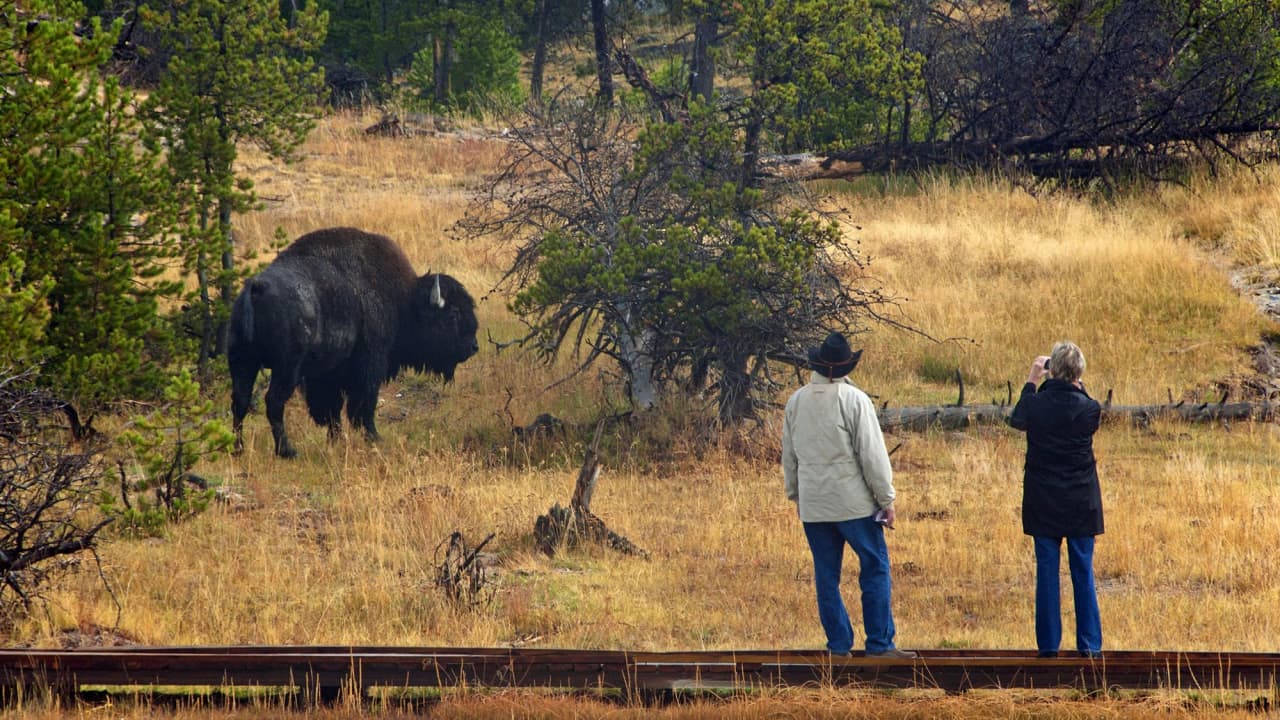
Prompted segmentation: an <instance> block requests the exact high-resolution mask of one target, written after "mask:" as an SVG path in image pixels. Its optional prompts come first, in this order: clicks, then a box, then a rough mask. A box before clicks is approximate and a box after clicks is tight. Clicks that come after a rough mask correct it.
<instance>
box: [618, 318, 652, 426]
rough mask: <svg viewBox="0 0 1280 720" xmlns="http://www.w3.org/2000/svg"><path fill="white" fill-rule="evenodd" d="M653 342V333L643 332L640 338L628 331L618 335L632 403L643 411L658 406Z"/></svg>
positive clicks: (620, 353) (619, 352)
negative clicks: (654, 376)
mask: <svg viewBox="0 0 1280 720" xmlns="http://www.w3.org/2000/svg"><path fill="white" fill-rule="evenodd" d="M653 340H654V337H653V333H652V331H645V332H641V333H640V336H639V337H635V336H633V335H631V334H630V333H629V332H626V331H623V332H621V333H619V335H618V354H619V356H620V358H619V359H620V360H621V362H622V368H623V370H624V371H625V372H626V373H627V379H628V381H629V382H630V384H631V403H632V404H633V405H634V406H635V407H637V408H639V409H641V410H648V409H650V408H652V407H654V406H656V405H657V404H658V388H657V386H655V385H654V382H653V353H652V347H653Z"/></svg>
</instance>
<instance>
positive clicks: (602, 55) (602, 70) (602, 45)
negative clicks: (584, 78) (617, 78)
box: [591, 0, 613, 106]
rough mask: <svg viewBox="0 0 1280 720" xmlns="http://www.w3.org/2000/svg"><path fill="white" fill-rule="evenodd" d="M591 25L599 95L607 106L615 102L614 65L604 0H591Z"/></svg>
mask: <svg viewBox="0 0 1280 720" xmlns="http://www.w3.org/2000/svg"><path fill="white" fill-rule="evenodd" d="M591 27H592V31H593V33H594V35H595V46H596V77H597V78H599V81H600V89H599V90H598V91H597V93H596V94H597V97H599V98H600V102H601V103H603V104H604V105H606V106H609V105H612V104H613V65H612V63H610V62H609V29H608V27H606V25H605V12H604V0H591Z"/></svg>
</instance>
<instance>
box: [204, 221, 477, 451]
mask: <svg viewBox="0 0 1280 720" xmlns="http://www.w3.org/2000/svg"><path fill="white" fill-rule="evenodd" d="M437 283H438V284H437ZM437 288H438V295H439V302H441V303H443V306H442V307H441V306H439V305H437V303H436V302H434V298H433V291H437ZM477 327H478V325H477V322H476V314H475V301H474V300H472V298H471V296H470V295H469V294H468V293H467V291H466V289H465V288H464V287H463V286H462V284H461V283H459V282H458V281H457V280H455V279H454V278H452V277H450V276H448V275H444V274H427V275H423V276H422V277H418V276H417V275H416V274H415V273H414V271H413V266H412V265H411V264H410V263H409V260H408V258H407V257H405V254H404V252H403V251H402V250H401V249H400V248H399V247H398V246H397V245H396V244H395V243H394V242H392V241H391V240H390V239H389V238H386V237H384V236H382V235H374V234H371V233H366V232H363V231H361V230H356V229H354V228H330V229H327V230H317V231H315V232H312V233H308V234H306V235H303V236H302V237H300V238H298V239H297V240H295V241H294V242H293V244H292V245H290V246H289V247H287V248H285V250H284V252H282V253H280V255H279V257H277V258H276V259H275V261H274V262H272V263H271V264H270V265H268V266H267V268H266V269H265V270H263V271H262V272H261V273H260V274H259V275H257V276H256V277H254V278H252V279H250V280H249V281H248V282H246V283H245V287H244V290H243V291H242V292H241V293H240V296H239V297H238V298H236V302H235V305H234V307H233V308H232V310H231V324H230V328H229V331H228V337H227V360H228V363H229V365H230V369H231V413H232V422H233V425H234V429H235V432H236V445H237V447H238V448H240V447H243V441H242V425H243V422H244V416H245V414H246V413H247V412H248V410H249V404H250V400H251V397H252V393H253V385H254V382H255V380H256V379H257V376H258V371H259V370H260V369H262V368H264V367H265V368H269V369H270V370H271V383H270V386H269V387H268V388H267V394H266V409H267V419H268V421H269V422H270V423H271V433H272V436H273V437H274V439H275V452H276V454H277V455H279V456H281V457H293V456H294V455H295V454H296V451H295V450H294V448H293V446H292V445H291V444H290V443H289V438H288V436H287V435H286V433H285V428H284V405H285V403H286V402H287V401H288V400H289V398H290V397H291V396H292V395H293V391H294V388H296V387H297V386H298V385H300V384H301V385H302V386H303V392H304V393H305V396H306V400H307V409H308V411H309V412H310V414H311V417H312V419H314V420H315V421H316V422H317V423H319V424H321V425H324V426H326V427H328V428H329V432H330V434H331V436H332V435H334V434H336V433H337V432H338V430H339V429H340V426H341V413H342V405H343V402H344V400H345V402H346V405H347V418H348V419H349V420H350V421H351V424H352V425H353V426H357V427H362V428H364V430H365V433H366V434H367V435H368V436H369V437H370V438H371V439H376V438H377V437H378V431H377V429H376V427H375V426H374V410H375V409H376V408H377V405H378V390H379V388H380V387H381V386H382V384H383V383H385V382H386V381H387V380H389V379H390V378H393V377H395V376H396V374H397V373H398V372H399V371H400V370H401V369H403V368H412V369H415V370H419V371H427V372H434V373H437V374H440V375H442V376H444V378H445V380H452V379H453V372H454V368H455V367H456V366H457V365H458V364H459V363H461V362H463V361H465V360H466V359H467V358H469V357H471V356H472V355H474V354H475V353H476V351H477V350H478V349H479V346H478V345H477V343H476V330H477Z"/></svg>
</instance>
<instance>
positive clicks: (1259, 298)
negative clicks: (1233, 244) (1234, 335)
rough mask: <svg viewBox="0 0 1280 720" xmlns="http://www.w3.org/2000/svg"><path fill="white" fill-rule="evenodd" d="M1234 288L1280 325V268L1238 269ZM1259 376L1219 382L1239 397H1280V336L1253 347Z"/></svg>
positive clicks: (1234, 273) (1233, 277)
mask: <svg viewBox="0 0 1280 720" xmlns="http://www.w3.org/2000/svg"><path fill="white" fill-rule="evenodd" d="M1230 278H1231V285H1232V287H1234V288H1235V289H1236V291H1237V292H1239V293H1240V294H1241V295H1242V296H1244V297H1245V298H1248V299H1249V300H1250V301H1251V302H1252V303H1253V304H1254V306H1255V307H1257V308H1258V311H1259V312H1261V313H1262V314H1263V315H1265V316H1267V318H1269V319H1271V320H1272V321H1273V322H1277V323H1280V267H1272V266H1266V265H1254V266H1250V267H1243V268H1236V269H1235V270H1232V271H1231V273H1230ZM1250 354H1252V355H1253V368H1254V370H1255V371H1256V372H1257V375H1255V376H1253V377H1248V378H1233V379H1231V380H1230V381H1225V382H1223V383H1220V385H1223V386H1227V387H1229V388H1230V389H1231V390H1233V391H1235V392H1233V394H1235V395H1236V396H1237V397H1240V396H1243V397H1244V398H1249V397H1256V398H1258V399H1261V400H1273V399H1276V398H1280V333H1278V332H1272V333H1267V334H1264V335H1263V337H1262V338H1261V341H1260V342H1259V343H1258V345H1256V346H1254V347H1252V348H1250Z"/></svg>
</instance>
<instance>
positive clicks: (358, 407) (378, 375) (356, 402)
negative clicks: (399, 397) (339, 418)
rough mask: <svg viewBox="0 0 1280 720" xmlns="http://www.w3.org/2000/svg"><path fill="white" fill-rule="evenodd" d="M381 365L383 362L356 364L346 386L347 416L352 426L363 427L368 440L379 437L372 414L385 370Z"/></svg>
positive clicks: (375, 407) (376, 406)
mask: <svg viewBox="0 0 1280 720" xmlns="http://www.w3.org/2000/svg"><path fill="white" fill-rule="evenodd" d="M383 365H385V363H382V364H378V363H370V364H367V365H363V366H362V365H359V364H357V365H356V371H355V372H353V373H352V377H351V384H350V386H348V388H347V418H348V419H349V420H350V421H351V424H352V426H354V427H359V428H363V429H364V434H365V437H367V438H368V439H369V440H370V441H376V440H379V439H380V438H381V436H379V435H378V428H377V426H375V425H374V422H373V416H374V413H375V412H377V409H378V389H379V388H380V387H381V386H382V380H383V378H384V377H385V372H386V371H385V370H384V369H383Z"/></svg>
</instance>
